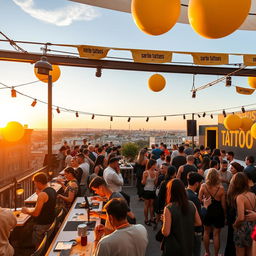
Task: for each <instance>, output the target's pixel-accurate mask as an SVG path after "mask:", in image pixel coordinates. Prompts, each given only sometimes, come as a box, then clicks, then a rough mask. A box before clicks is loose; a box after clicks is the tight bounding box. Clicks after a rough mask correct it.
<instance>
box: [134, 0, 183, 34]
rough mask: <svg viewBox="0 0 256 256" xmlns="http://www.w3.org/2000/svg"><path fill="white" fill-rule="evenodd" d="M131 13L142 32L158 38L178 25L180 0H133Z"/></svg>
mask: <svg viewBox="0 0 256 256" xmlns="http://www.w3.org/2000/svg"><path fill="white" fill-rule="evenodd" d="M131 11H132V17H133V20H134V22H135V23H136V25H137V27H138V28H139V29H140V30H142V31H143V32H145V33H146V34H149V35H154V36H158V35H162V34H164V33H166V32H168V31H169V30H170V29H171V28H172V27H173V26H174V25H175V24H176V22H177V20H178V18H179V16H180V0H132V6H131Z"/></svg>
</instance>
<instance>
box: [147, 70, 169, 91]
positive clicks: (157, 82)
mask: <svg viewBox="0 0 256 256" xmlns="http://www.w3.org/2000/svg"><path fill="white" fill-rule="evenodd" d="M165 84H166V81H165V78H164V77H163V76H162V75H159V74H154V75H152V76H151V77H150V78H149V79H148V87H149V89H150V90H151V91H153V92H160V91H162V90H163V89H164V87H165Z"/></svg>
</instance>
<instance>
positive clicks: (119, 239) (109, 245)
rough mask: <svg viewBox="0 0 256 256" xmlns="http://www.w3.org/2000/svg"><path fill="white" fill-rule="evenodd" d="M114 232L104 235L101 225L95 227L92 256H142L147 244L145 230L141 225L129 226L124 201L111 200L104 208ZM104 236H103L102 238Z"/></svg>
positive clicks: (103, 228) (126, 207) (126, 206)
mask: <svg viewBox="0 0 256 256" xmlns="http://www.w3.org/2000/svg"><path fill="white" fill-rule="evenodd" d="M104 209H105V210H106V212H107V220H108V221H109V223H110V224H111V225H112V227H113V228H114V232H113V233H111V234H109V235H105V232H104V231H105V227H104V226H103V225H98V226H96V228H95V230H94V232H95V241H94V243H95V251H94V254H93V255H94V256H121V255H122V256H130V255H132V256H143V255H145V253H146V248H147V244H148V236H147V230H146V229H145V227H144V226H142V225H141V224H137V225H131V224H129V222H128V220H127V212H128V210H129V208H128V205H127V203H126V202H125V200H124V199H120V198H118V199H112V200H110V201H109V202H108V203H107V204H106V205H105V207H104ZM104 235H105V236H104Z"/></svg>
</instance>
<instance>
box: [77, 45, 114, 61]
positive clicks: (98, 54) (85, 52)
mask: <svg viewBox="0 0 256 256" xmlns="http://www.w3.org/2000/svg"><path fill="white" fill-rule="evenodd" d="M77 49H78V52H79V55H80V57H82V58H88V59H102V58H105V57H106V56H107V54H108V52H109V50H110V49H111V48H106V47H99V46H91V45H79V46H77Z"/></svg>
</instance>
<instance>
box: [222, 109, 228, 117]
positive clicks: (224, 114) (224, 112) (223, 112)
mask: <svg viewBox="0 0 256 256" xmlns="http://www.w3.org/2000/svg"><path fill="white" fill-rule="evenodd" d="M222 114H223V116H224V117H226V116H227V114H226V111H225V109H223V111H222Z"/></svg>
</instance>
